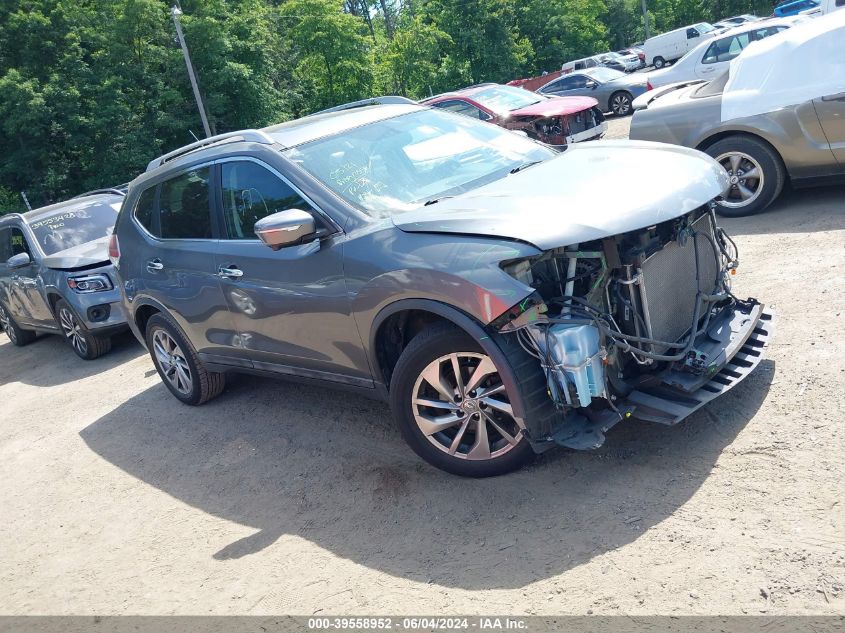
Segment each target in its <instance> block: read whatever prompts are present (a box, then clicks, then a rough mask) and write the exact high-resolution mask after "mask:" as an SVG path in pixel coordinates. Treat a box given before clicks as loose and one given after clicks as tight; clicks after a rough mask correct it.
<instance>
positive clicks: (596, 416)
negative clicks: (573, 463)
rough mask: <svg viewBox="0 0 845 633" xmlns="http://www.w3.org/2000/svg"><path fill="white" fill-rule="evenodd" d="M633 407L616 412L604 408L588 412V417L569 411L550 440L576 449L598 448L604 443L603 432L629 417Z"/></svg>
mask: <svg viewBox="0 0 845 633" xmlns="http://www.w3.org/2000/svg"><path fill="white" fill-rule="evenodd" d="M634 409H635V407H634V406H629V407H625V408H623V409H619V410H618V412H617V411H614V410H613V409H605V410H604V411H600V412H598V413H594V412H590V417H589V418H588V417H587V416H585V415H581V414H580V413H575V412H570V413H569V414H568V415H567V416H566V418H565V421H564V423H563V424H562V425H561V426H560V428H559V429H558V430H557V431H556V432H555V433H554V434H553V435H552V436H551V440H552V441H553V442H554V443H555V444H558V445H560V446H565V447H567V448H572V449H574V450H577V451H584V450H590V449H594V448H598V447H600V446H601V445H602V444H604V440H605V436H604V434H605V433H607V432H608V431H609V430H610V429H612V428H613V427H614V426H616V425H617V424H619V423H620V422H621V421H622V420H625V419H627V418H630V417H631V416H632V415H633V412H634Z"/></svg>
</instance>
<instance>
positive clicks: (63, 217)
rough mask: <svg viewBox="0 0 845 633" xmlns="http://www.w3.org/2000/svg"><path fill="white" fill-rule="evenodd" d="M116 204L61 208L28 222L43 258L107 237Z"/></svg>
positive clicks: (113, 219)
mask: <svg viewBox="0 0 845 633" xmlns="http://www.w3.org/2000/svg"><path fill="white" fill-rule="evenodd" d="M119 209H120V202H115V203H113V204H107V203H105V202H93V203H88V204H84V203H82V204H80V205H79V206H72V207H65V208H64V209H60V210H57V211H56V212H55V213H54V214H52V215H49V216H47V217H44V218H38V219H36V220H34V221H32V222H30V223H29V228H30V229H32V232H33V233H34V234H35V239H36V240H37V241H38V246H39V247H40V248H41V250H42V251H43V252H44V254H45V255H48V256H49V255H54V254H56V253H58V252H60V251H64V250H67V249H69V248H73V247H74V246H79V245H80V244H85V243H86V242H91V241H92V240H96V239H99V238H101V237H105V236H107V235H110V234H111V231H112V229H113V228H114V223H115V220H117V212H118V210H119Z"/></svg>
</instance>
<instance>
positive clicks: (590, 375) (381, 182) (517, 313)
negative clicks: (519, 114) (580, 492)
mask: <svg viewBox="0 0 845 633" xmlns="http://www.w3.org/2000/svg"><path fill="white" fill-rule="evenodd" d="M654 171H657V172H658V173H660V174H661V180H660V182H661V186H655V184H654V182H655V181H654V178H653V177H652V176H653V172H654ZM608 183H613V186H612V187H609V186H608ZM727 184H728V183H727V177H726V175H725V172H724V170H722V169H721V168H720V167H719V166H718V164H716V163H715V162H714V161H713V160H712V159H710V158H708V157H707V156H705V155H704V154H701V153H700V152H695V151H692V150H687V149H683V148H678V147H671V146H661V145H656V144H641V143H630V142H621V141H617V142H600V143H599V142H595V143H576V144H574V145H571V146H570V147H569V148H568V149H567V150H566V151H565V152H563V153H559V152H557V151H554V150H552V149H550V148H549V147H547V146H545V145H542V144H540V143H538V142H536V141H533V140H531V139H528V138H526V137H524V136H521V135H518V134H514V133H512V132H509V131H507V130H504V129H502V128H500V127H497V126H493V125H489V124H487V123H484V122H482V121H479V120H477V119H472V118H470V117H467V116H463V115H458V114H453V113H451V112H447V111H443V110H438V109H435V108H426V107H420V106H417V105H371V106H362V107H357V108H351V109H346V110H341V111H335V112H329V113H325V114H319V115H315V116H310V117H306V118H303V119H299V120H297V121H292V122H289V123H283V124H281V125H277V126H273V127H269V128H265V129H264V130H244V131H241V132H237V133H232V134H228V135H224V136H221V137H215V138H210V139H205V140H203V141H200V142H198V143H195V144H193V145H190V146H188V147H185V148H182V149H180V150H176V151H174V152H173V153H171V154H168V155H165V156H163V157H161V158H158V159H156V160H154V161H153V162H152V163H151V164H150V165H149V167H148V169H147V171H146V173H144V174H142V175H140V176H139V177H138V178H136V179H135V180H134V181H132V183H130V185H129V193H128V194H127V198H126V201H125V203H124V205H123V207H122V208H121V212H120V216H119V218H118V221H117V225H116V227H115V233H114V235H113V237H112V249H111V250H112V252H113V255H114V261H115V262H116V269H117V273H118V277H119V278H120V280H121V283H120V284H119V285H120V287H121V289H122V290H123V292H124V306H125V309H126V312H127V317H128V321H129V325H130V327H131V328H132V330H133V332H134V333H135V335H136V336H137V337H138V339H139V340H140V341H142V342H143V343H144V344H145V345H146V346H147V348H148V349H149V351H150V354H151V356H152V360H153V362H154V364H155V367H156V369H157V370H158V372H159V375H160V376H161V379H162V381H163V383H164V384H165V385H166V386H167V388H168V389H169V390H170V392H171V393H172V394H173V396H174V397H175V398H176V399H178V400H179V401H181V402H183V403H186V404H192V405H198V404H202V403H203V402H206V401H208V400H210V399H211V398H213V397H215V396H217V395H219V394H220V393H221V392H222V390H223V386H224V383H225V378H226V374H227V373H228V372H249V373H256V374H262V375H267V376H277V377H287V378H293V379H299V380H303V381H309V382H311V383H312V384H320V385H323V386H334V387H340V388H344V389H354V390H357V391H359V392H361V393H365V394H369V395H371V396H375V397H379V398H383V399H385V400H388V401H389V402H390V404H391V407H392V410H393V414H394V418H395V420H396V422H397V424H398V426H399V429H400V430H401V432H402V435H403V436H404V437H405V439H406V441H407V442H408V443H409V445H410V446H411V447H412V448H413V450H415V451H416V452H417V453H418V454H419V455H420V456H421V457H423V458H424V459H426V460H428V461H429V462H431V463H432V464H434V465H436V466H438V467H439V468H442V469H444V470H447V471H450V472H453V473H457V474H461V475H469V476H487V475H496V474H500V473H504V472H507V471H509V470H512V469H514V468H517V467H519V466H520V465H522V464H524V463H525V462H526V461H527V460H528V459H530V457H531V456H532V455H533V454H534V453H535V452H541V451H543V450H545V449H547V448H550V447H553V446H555V445H563V446H568V447H572V448H581V449H585V448H595V447H597V446H599V445H601V444H602V442H603V441H604V437H605V436H604V433H605V431H607V430H608V429H609V428H611V427H612V426H613V425H615V424H617V423H619V422H624V421H625V420H627V419H628V418H629V417H638V418H641V419H645V420H650V421H654V422H657V423H660V424H668V425H671V424H675V423H676V422H678V421H680V420H682V419H683V418H685V417H686V416H688V415H689V414H690V413H692V412H693V411H695V410H696V409H698V408H699V407H701V406H704V405H705V404H706V403H707V402H709V401H710V400H712V399H713V398H715V397H718V396H719V395H720V394H722V393H724V392H725V391H726V390H727V389H729V388H731V387H732V386H733V385H735V384H737V383H738V382H739V381H740V380H741V379H742V378H744V377H745V376H747V375H748V373H749V372H750V371H752V370H753V368H754V367H755V366H756V365H757V364H758V363H759V362H760V359H761V358H762V352H763V347H764V346H765V343H766V340H767V338H768V336H769V333H770V329H771V324H770V321H769V316H768V314H767V313H766V312H765V311H764V308H763V306H762V305H761V304H760V303H759V302H757V301H756V300H753V299H749V300H740V299H738V298H736V297H735V296H734V295H733V294H731V292H730V288H729V286H730V279H731V277H730V274H729V270H730V269H732V268H733V267H735V266H736V264H737V261H738V260H737V257H736V251H735V249H734V247H733V245H732V243H731V242H730V240H729V239H727V238H726V237H725V234H724V232H722V231H721V230H720V229H719V228H718V227H717V226H716V224H715V221H714V215H713V213H712V209H711V206H710V204H711V202H712V201H713V199H714V198H715V197H716V196H718V195H719V194H720V193H721V192H722V191H724V189H725V187H726V186H727Z"/></svg>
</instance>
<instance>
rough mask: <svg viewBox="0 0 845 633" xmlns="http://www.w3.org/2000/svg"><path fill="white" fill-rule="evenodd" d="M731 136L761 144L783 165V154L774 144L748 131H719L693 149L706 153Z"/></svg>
mask: <svg viewBox="0 0 845 633" xmlns="http://www.w3.org/2000/svg"><path fill="white" fill-rule="evenodd" d="M732 136H740V137H743V138H747V139H751V140H754V141H757V142H759V143H762V144H763V145H766V146H767V147H768V148H769V149H771V150H772V152H774V154H775V156H777V157H778V159H779V160H780V162H781V163H782V164H785V163H784V160H783V154H782V153H781V151H780V150H779V149H778V148H777V147H776V146H775V145H774V143H772V142H771V141H770V140H769V139H767V138H765V137H764V136H761V135H760V134H757V133H755V132H752V131H748V130H721V131H719V132H715V133H714V134H711V135H709V136H708V137H706V138H704V139H703V140H701V141H700V142H699V143H698V145H696V146H695V149H697V150H699V151H701V152H706V151H707V150H708V149H709V148H710V147H712V146H713V145H715V144H716V143H718V142H719V141H723V140H725V139H726V138H731V137H732ZM786 175H787V178H788V177H789V170H787V174H786Z"/></svg>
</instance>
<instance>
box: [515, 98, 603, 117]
mask: <svg viewBox="0 0 845 633" xmlns="http://www.w3.org/2000/svg"><path fill="white" fill-rule="evenodd" d="M598 104H599V102H598V101H596V100H595V99H593V98H592V97H552V98H551V99H543V100H542V101H540V102H538V103H535V104H533V105H530V106H525V107H524V108H517V109H516V110H511V111H510V116H512V117H515V116H542V117H549V116H562V115H566V114H575V113H576V112H583V111H584V110H589V109H590V108H592V107H594V106H597V105H598Z"/></svg>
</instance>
